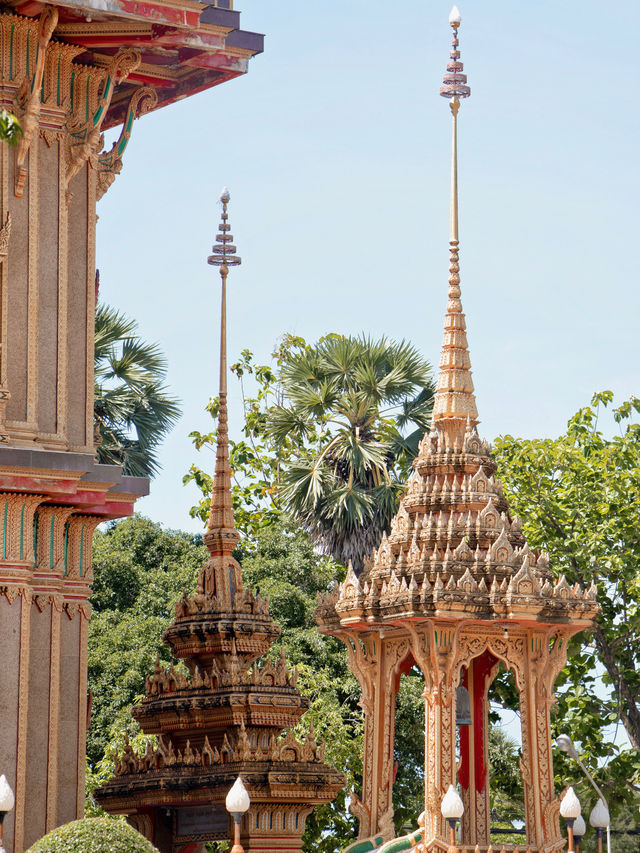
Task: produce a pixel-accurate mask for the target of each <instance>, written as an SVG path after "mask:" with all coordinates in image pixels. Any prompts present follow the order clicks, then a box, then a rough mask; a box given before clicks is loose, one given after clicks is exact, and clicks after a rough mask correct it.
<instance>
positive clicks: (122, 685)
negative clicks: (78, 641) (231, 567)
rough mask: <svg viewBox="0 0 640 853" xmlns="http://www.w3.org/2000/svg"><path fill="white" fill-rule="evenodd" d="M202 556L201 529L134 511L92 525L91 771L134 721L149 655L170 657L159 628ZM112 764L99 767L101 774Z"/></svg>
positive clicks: (149, 665)
mask: <svg viewBox="0 0 640 853" xmlns="http://www.w3.org/2000/svg"><path fill="white" fill-rule="evenodd" d="M207 557H208V552H207V550H206V548H205V547H204V546H203V545H202V538H201V537H200V536H192V535H190V534H188V533H181V532H179V531H171V530H164V529H163V528H162V527H161V526H160V525H159V524H155V523H153V522H151V521H149V520H148V519H146V518H142V517H140V516H134V517H133V518H128V519H125V520H124V521H121V522H119V523H118V524H113V525H111V526H110V527H109V528H108V529H107V530H106V531H104V532H103V531H100V530H98V531H96V534H95V537H94V550H93V566H94V573H95V580H94V583H93V596H92V598H91V603H92V604H93V607H94V613H93V616H92V619H91V622H90V623H89V689H90V690H91V694H92V697H93V702H92V713H91V727H90V729H89V733H88V739H87V755H88V758H89V762H90V765H91V767H92V768H93V769H94V770H96V768H97V765H98V763H99V762H100V761H101V760H102V759H103V758H104V755H105V751H106V750H107V745H108V744H109V743H110V742H111V741H112V740H113V739H114V738H120V737H121V736H122V733H124V732H128V733H129V734H131V735H132V736H133V735H135V733H136V732H137V730H138V729H137V726H136V725H135V724H134V722H133V719H132V718H131V706H132V704H133V703H134V702H136V701H139V699H140V697H141V696H142V695H143V694H144V683H145V678H146V676H147V675H149V674H150V673H151V671H152V670H153V664H154V662H155V659H156V655H159V656H160V659H161V660H162V661H164V662H165V663H168V662H170V661H171V660H172V658H171V655H170V653H169V649H168V647H167V646H165V645H164V643H163V642H162V632H163V631H164V630H165V628H166V627H167V626H168V624H169V622H170V621H171V619H172V618H173V615H174V609H173V608H174V605H175V602H176V601H177V599H178V598H179V597H180V595H181V594H182V591H183V590H184V589H186V590H188V591H192V590H193V589H194V588H195V584H196V580H197V576H198V572H199V570H200V568H201V567H202V565H203V564H204V563H205V561H206V559H207ZM110 767H111V765H109V766H107V767H106V768H102V771H103V776H105V778H106V776H108V775H109V773H110Z"/></svg>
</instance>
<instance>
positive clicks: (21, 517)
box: [20, 504, 26, 560]
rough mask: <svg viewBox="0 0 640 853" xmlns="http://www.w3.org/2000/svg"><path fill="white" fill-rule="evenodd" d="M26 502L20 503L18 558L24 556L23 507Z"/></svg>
mask: <svg viewBox="0 0 640 853" xmlns="http://www.w3.org/2000/svg"><path fill="white" fill-rule="evenodd" d="M25 507H26V504H22V509H21V510H20V559H21V560H22V559H23V558H24V509H25Z"/></svg>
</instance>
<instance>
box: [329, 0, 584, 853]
mask: <svg viewBox="0 0 640 853" xmlns="http://www.w3.org/2000/svg"><path fill="white" fill-rule="evenodd" d="M450 23H451V26H452V29H453V42H452V48H451V53H450V58H449V62H448V64H447V70H446V73H445V75H444V79H443V84H442V88H441V90H440V94H441V95H442V96H443V97H445V98H447V100H448V101H449V106H450V108H451V115H452V149H453V150H452V173H451V235H450V241H449V293H448V303H447V309H446V313H445V318H444V338H443V343H442V355H441V359H440V370H439V374H438V380H437V390H436V395H435V402H434V409H433V422H432V426H431V431H430V432H429V433H428V434H426V435H425V436H424V438H423V440H422V442H421V445H420V449H419V453H418V456H417V458H416V460H415V462H414V471H413V473H412V475H411V477H410V480H409V486H408V490H407V493H406V495H405V497H404V498H403V499H402V501H401V504H400V508H399V510H398V513H397V515H396V517H395V518H394V520H393V523H392V525H391V532H390V534H389V535H388V536H387V535H385V536H384V538H383V540H382V542H381V544H380V546H379V547H378V548H377V549H376V550H375V551H374V552H373V553H372V555H371V558H370V559H369V560H368V561H367V562H365V566H364V569H363V571H362V573H361V574H360V576H356V574H355V572H354V571H353V570H352V569H350V570H349V572H348V574H347V577H346V579H345V581H344V583H342V584H341V585H340V586H339V587H338V588H337V589H336V590H335V591H334V592H332V593H330V594H328V595H327V596H326V597H325V598H323V599H322V600H321V601H320V602H319V606H318V608H317V610H316V619H317V622H318V625H319V626H320V630H321V631H323V632H324V633H326V634H330V635H332V636H335V637H338V638H340V639H341V640H342V641H343V642H344V643H345V644H346V646H347V651H348V655H349V664H350V667H351V670H352V672H353V673H354V675H355V676H356V678H357V679H358V681H359V684H360V687H361V689H362V706H363V708H364V712H365V744H364V770H363V786H362V792H361V794H360V795H358V794H356V793H355V792H354V793H353V794H352V798H351V808H352V811H353V812H354V814H355V815H356V816H357V817H358V819H359V841H360V843H359V844H358V845H357V849H358V850H359V851H364V850H367V849H369V850H370V849H372V848H374V847H378V846H379V845H380V844H381V843H383V842H386V841H388V840H390V839H392V838H393V836H394V825H393V804H392V789H393V764H394V723H395V697H396V693H397V690H398V686H399V681H400V676H401V675H402V673H404V672H407V671H408V670H409V669H410V668H411V667H413V666H418V667H419V668H420V671H421V672H422V675H423V676H424V685H425V686H424V694H423V695H424V699H425V795H424V796H425V800H424V807H425V815H424V824H423V826H424V830H423V833H422V837H421V839H420V842H419V843H420V846H421V849H428V850H433V849H440V850H442V851H446V850H447V848H448V843H447V840H446V839H447V834H446V828H445V822H444V818H443V816H442V814H441V803H442V799H443V796H444V794H445V792H446V791H447V789H448V788H449V786H450V785H452V784H453V785H455V784H456V783H457V785H458V786H459V789H460V792H461V796H462V800H463V802H464V815H463V818H462V831H461V832H462V834H461V840H462V844H463V845H467V846H470V847H471V849H473V848H474V847H475V850H476V851H479V850H480V851H485V850H486V849H487V847H488V846H489V844H490V829H491V827H490V814H489V787H490V768H489V762H488V705H489V703H488V690H489V687H490V685H491V682H492V680H493V679H494V678H495V676H496V674H497V672H498V669H499V666H500V664H501V663H502V664H504V666H505V667H506V668H507V669H508V670H509V671H510V672H511V673H513V676H514V678H515V684H516V687H517V690H518V693H519V696H520V716H521V721H522V758H521V761H520V768H521V771H522V778H523V782H524V807H525V819H526V843H527V848H528V849H529V850H531V851H537V850H540V851H541V850H544V851H547V853H550V851H554V850H560V849H561V848H562V847H563V845H564V843H565V842H564V840H563V838H562V837H561V835H560V828H559V820H558V816H559V806H560V804H559V800H558V798H557V797H556V795H555V792H554V786H553V763H552V755H551V728H550V715H549V712H550V708H551V706H552V704H553V701H554V696H553V686H554V682H555V680H556V678H557V676H558V673H559V672H560V670H561V669H562V667H563V666H564V664H565V661H566V656H567V645H568V641H569V639H570V638H571V637H572V636H573V635H574V634H576V633H577V632H579V631H582V630H583V629H585V628H588V627H589V626H590V625H591V624H592V621H593V619H594V617H595V615H596V614H597V612H598V605H597V603H596V600H595V588H594V587H592V588H590V589H588V590H583V589H581V588H580V587H578V586H571V585H570V584H569V583H567V581H566V579H565V578H564V577H561V578H560V579H559V580H554V577H553V575H552V573H551V572H550V570H549V560H548V557H547V555H546V554H537V553H534V552H532V551H531V549H530V548H529V546H528V545H527V542H526V540H525V537H524V535H523V533H522V527H521V524H520V521H519V519H518V518H516V517H514V516H513V515H512V514H511V512H510V510H509V505H508V503H507V500H506V499H505V497H504V494H503V490H502V486H501V484H500V482H499V480H497V479H496V476H495V474H496V463H495V462H494V460H493V458H492V456H491V448H490V446H489V444H488V443H487V442H486V441H484V440H483V439H481V438H480V436H479V435H478V432H477V424H478V411H477V408H476V401H475V396H474V388H473V382H472V378H471V366H470V357H469V348H468V344H467V335H466V323H465V315H464V313H463V311H462V302H461V291H460V267H459V241H458V166H457V119H458V112H459V109H460V102H461V100H462V99H463V98H467V97H468V96H469V94H470V88H469V86H468V84H467V77H466V75H465V74H464V71H463V64H462V62H461V61H460V50H459V40H458V33H459V26H460V15H459V13H458V11H457V9H456V8H455V7H454V10H453V11H452V14H451V17H450ZM460 687H464V688H465V692H464V693H463V694H462V695H464V696H465V697H468V699H469V706H470V716H471V719H470V725H466V726H460V727H459V729H458V730H457V727H456V705H457V703H458V701H459V697H461V692H460V689H459V688H460ZM416 817H417V816H416ZM364 842H367V843H364ZM476 845H478V846H476ZM405 846H409V843H407V844H406V845H405ZM506 847H507V848H509V847H510V845H506ZM394 849H396V848H394ZM397 849H401V847H398V848H397ZM354 853H355V845H354Z"/></svg>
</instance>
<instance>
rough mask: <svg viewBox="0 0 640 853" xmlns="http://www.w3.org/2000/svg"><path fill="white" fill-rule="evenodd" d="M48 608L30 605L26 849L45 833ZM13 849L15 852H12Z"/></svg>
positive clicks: (48, 660) (49, 632)
mask: <svg viewBox="0 0 640 853" xmlns="http://www.w3.org/2000/svg"><path fill="white" fill-rule="evenodd" d="M51 624H52V608H51V607H50V606H45V608H44V609H43V611H42V612H40V610H39V608H38V607H37V606H36V605H35V604H32V605H31V643H30V667H29V722H28V726H27V766H26V790H27V797H26V801H25V812H24V814H25V817H24V848H25V849H28V848H29V847H30V846H31V845H32V844H33V843H34V842H36V841H37V840H38V838H40V837H41V836H42V835H44V833H45V829H46V809H45V808H43V804H44V803H45V802H46V798H47V770H48V751H49V680H50V674H51V673H50V655H51ZM16 853H17V852H16Z"/></svg>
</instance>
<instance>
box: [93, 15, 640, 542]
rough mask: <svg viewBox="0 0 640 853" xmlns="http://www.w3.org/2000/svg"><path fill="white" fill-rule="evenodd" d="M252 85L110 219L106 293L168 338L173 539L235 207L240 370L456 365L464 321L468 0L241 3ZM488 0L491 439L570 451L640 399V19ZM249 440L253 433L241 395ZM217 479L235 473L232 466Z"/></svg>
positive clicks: (476, 199) (137, 151) (470, 59)
mask: <svg viewBox="0 0 640 853" xmlns="http://www.w3.org/2000/svg"><path fill="white" fill-rule="evenodd" d="M237 8H239V9H240V11H241V12H242V26H243V28H244V29H248V30H254V31H258V32H263V33H265V34H266V42H265V53H264V54H263V55H262V56H259V57H256V58H255V59H253V60H252V61H251V63H250V70H249V73H248V74H247V75H246V76H245V77H243V78H241V79H238V80H235V81H232V82H230V83H226V84H224V85H222V86H220V87H218V88H216V89H213V90H210V91H209V92H206V93H203V94H201V95H198V96H196V97H194V98H191V99H189V100H186V101H182V102H181V103H179V104H176V105H175V106H172V107H169V108H167V109H164V110H161V111H159V112H158V113H155V114H153V115H150V116H146V117H144V118H143V119H141V120H140V121H139V122H137V123H136V126H135V128H134V132H133V136H132V140H131V144H130V146H129V148H128V150H127V152H126V155H125V164H124V169H123V171H122V174H121V175H120V176H119V177H118V178H117V180H116V182H115V184H114V185H113V187H112V188H111V189H110V190H109V193H108V194H107V196H106V197H105V198H104V200H103V201H102V202H101V203H100V205H99V208H98V212H99V215H100V220H99V223H98V265H99V267H100V271H101V290H102V296H103V298H104V299H105V300H106V301H108V302H110V303H111V304H113V305H115V306H117V307H118V308H120V309H121V310H123V311H125V312H126V313H128V314H129V315H131V316H132V317H135V318H136V319H137V320H138V321H139V324H140V328H141V332H142V334H143V335H144V337H145V338H146V339H148V340H153V341H159V342H160V343H161V344H162V347H163V349H164V350H165V352H166V354H167V357H168V359H169V383H170V384H171V386H172V388H173V389H174V390H175V392H176V393H177V394H179V395H180V396H181V398H182V400H183V405H184V417H183V419H182V421H181V422H180V423H179V424H178V426H177V427H176V429H175V431H174V433H173V435H172V436H171V438H170V439H169V440H168V441H167V442H166V444H165V446H164V448H163V451H162V462H163V465H164V471H163V473H162V474H161V475H160V476H159V477H158V478H157V479H156V480H155V481H154V482H153V484H152V493H151V496H150V497H149V498H146V499H144V500H143V501H141V502H140V504H139V508H140V510H141V511H142V512H143V513H145V514H146V515H149V516H150V517H151V518H153V519H155V520H158V521H161V522H163V523H165V524H167V525H170V526H173V527H182V528H184V529H191V530H198V529H200V524H199V523H196V522H193V521H192V520H191V519H189V517H188V508H189V506H191V504H192V503H194V501H195V498H196V490H195V488H193V487H191V489H188V488H184V487H183V486H182V485H181V478H182V475H183V473H185V471H186V470H187V469H188V467H189V464H190V463H191V462H192V461H193V460H196V459H197V458H198V456H199V454H197V453H196V451H195V450H193V448H192V446H191V443H190V441H189V439H188V437H187V436H188V433H189V431H190V430H192V429H203V430H204V429H208V428H210V424H211V421H210V419H209V417H208V416H207V415H206V413H204V406H205V404H206V401H207V399H208V398H209V396H210V395H211V394H213V393H215V392H216V390H217V370H218V360H217V349H218V322H219V321H218V316H219V315H218V312H219V278H218V276H217V272H216V271H215V270H213V269H212V268H211V267H208V266H207V263H206V258H207V255H208V254H209V250H210V247H211V244H212V242H213V240H214V238H215V233H216V231H217V223H218V220H219V214H220V209H219V206H218V205H217V204H216V201H217V196H218V194H219V191H220V188H221V187H222V186H223V185H224V184H226V185H228V186H229V188H230V190H231V193H232V201H231V207H230V213H231V223H232V231H233V234H234V236H235V240H236V244H237V246H238V251H239V254H241V255H242V258H243V265H242V266H241V267H240V268H238V269H236V270H233V271H232V275H231V278H230V300H229V356H230V358H231V359H235V358H236V357H237V355H238V354H239V352H240V350H241V349H243V348H244V347H249V348H250V349H252V350H253V351H254V352H255V353H256V355H257V357H258V358H259V360H265V359H267V358H268V355H269V353H270V351H271V348H272V346H273V344H274V342H275V341H276V340H277V338H278V337H279V336H280V335H281V334H282V333H283V332H294V333H296V334H301V335H303V336H304V337H306V338H307V339H308V340H315V339H316V338H317V337H318V336H320V335H322V334H324V333H326V332H330V331H335V332H344V333H359V332H362V331H364V332H366V333H368V334H372V335H375V336H377V335H383V334H386V335H389V336H391V337H395V338H401V337H405V338H407V339H409V340H411V341H412V342H414V343H415V344H416V345H418V346H419V347H420V349H421V350H422V351H423V352H424V353H425V355H426V356H427V357H428V358H429V359H431V360H432V362H434V363H437V359H438V355H439V350H440V342H441V326H442V314H443V311H444V307H445V302H446V279H447V248H448V247H447V240H448V205H449V196H448V182H449V156H450V155H449V145H450V125H449V110H448V108H447V105H446V102H445V101H444V100H443V99H441V98H440V97H439V96H438V89H439V85H440V78H441V76H442V73H443V70H444V66H445V63H446V60H447V56H448V50H449V39H450V29H449V27H448V24H447V18H448V14H449V8H450V3H449V2H435V0H427V2H425V0H420V1H419V0H406V2H404V3H402V4H397V5H396V4H391V3H388V2H387V3H385V2H381V0H366V1H365V0H325V2H322V3H320V2H315V3H311V2H309V0H292V2H289V3H285V2H282V0H270V2H265V0H237ZM616 8H617V9H618V13H619V17H618V18H617V19H616V18H614V17H613V15H612V14H611V12H610V11H609V10H610V7H609V5H608V4H604V3H602V2H594V0H592V2H584V0H582V2H575V0H562V2H558V0H538V2H535V3H533V2H528V3H525V2H514V0H466V2H464V0H463V2H462V3H460V9H461V12H462V16H463V23H462V29H461V50H462V59H463V61H464V63H465V71H466V72H467V73H468V75H469V82H470V85H471V89H472V95H471V98H470V100H468V101H466V102H465V103H464V104H463V106H462V111H461V116H460V122H459V124H460V195H461V199H460V233H461V272H462V293H463V303H464V307H465V310H466V313H467V322H468V327H469V341H470V347H471V358H472V365H473V369H474V380H475V384H476V392H477V398H478V408H479V411H480V417H481V420H482V423H481V426H480V430H481V432H482V434H483V435H484V436H486V437H488V438H490V439H493V438H494V437H495V436H496V435H497V434H499V433H506V432H508V433H512V434H517V435H524V436H527V437H534V436H540V437H542V436H553V435H555V434H557V433H558V432H560V431H561V430H562V429H563V428H564V425H565V423H566V420H567V418H568V417H569V416H570V415H571V414H572V413H573V412H574V411H575V410H576V409H577V408H578V407H579V406H581V405H584V404H586V403H587V402H588V400H589V398H590V396H591V393H592V392H593V391H594V390H599V389H602V388H612V389H613V390H614V391H615V392H616V393H617V394H619V395H620V396H621V397H624V396H629V395H630V394H631V393H636V394H637V393H638V392H639V391H640V387H639V386H640V382H639V381H638V380H639V367H638V362H639V359H638V356H639V354H640V330H639V329H638V318H639V316H640V312H639V308H640V298H639V296H638V286H637V272H636V267H637V263H636V257H635V249H636V245H637V243H638V236H637V228H638V212H637V204H636V199H637V197H638V189H639V186H638V185H639V182H640V176H639V170H638V168H637V139H638V112H639V111H638V104H637V85H638V78H639V71H640V68H639V65H640V62H639V60H638V52H637V50H636V47H635V45H636V43H637V39H638V31H639V29H640V5H636V4H629V5H628V6H626V7H622V12H623V14H624V19H623V20H622V19H621V17H620V11H621V7H619V6H618V7H616ZM230 396H231V402H232V408H231V418H232V423H231V431H232V434H235V435H237V434H238V432H239V430H240V427H241V423H240V416H241V412H240V405H239V389H238V387H237V384H236V383H235V382H234V381H233V380H232V381H231V383H230ZM200 462H201V463H202V462H208V464H209V465H210V466H211V465H212V464H213V457H212V456H209V457H208V458H205V459H201V460H200Z"/></svg>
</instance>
